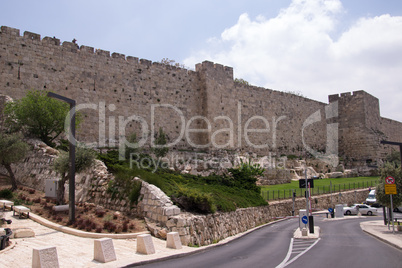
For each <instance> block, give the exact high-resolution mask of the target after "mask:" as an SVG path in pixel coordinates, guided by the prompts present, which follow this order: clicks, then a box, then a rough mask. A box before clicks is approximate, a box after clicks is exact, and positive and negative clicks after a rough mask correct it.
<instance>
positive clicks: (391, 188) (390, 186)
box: [384, 184, 397, 194]
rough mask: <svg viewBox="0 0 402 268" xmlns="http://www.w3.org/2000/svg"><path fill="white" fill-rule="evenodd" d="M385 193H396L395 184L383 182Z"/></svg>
mask: <svg viewBox="0 0 402 268" xmlns="http://www.w3.org/2000/svg"><path fill="white" fill-rule="evenodd" d="M384 188H385V194H397V193H396V184H385V185H384Z"/></svg>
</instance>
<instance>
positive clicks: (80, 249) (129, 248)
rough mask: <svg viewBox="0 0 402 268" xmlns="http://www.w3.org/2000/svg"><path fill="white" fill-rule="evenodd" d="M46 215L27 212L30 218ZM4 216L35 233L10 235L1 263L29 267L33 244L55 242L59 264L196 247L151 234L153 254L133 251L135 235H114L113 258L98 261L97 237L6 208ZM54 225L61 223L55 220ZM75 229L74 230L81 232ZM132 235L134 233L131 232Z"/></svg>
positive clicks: (139, 258) (135, 258)
mask: <svg viewBox="0 0 402 268" xmlns="http://www.w3.org/2000/svg"><path fill="white" fill-rule="evenodd" d="M31 215H32V218H39V219H42V220H44V221H46V220H45V219H43V218H41V217H39V216H37V215H35V214H33V213H30V218H31ZM4 217H5V218H6V219H11V220H12V221H13V222H12V223H11V224H6V225H3V228H11V229H16V228H30V229H32V230H33V231H34V233H35V237H27V238H12V239H10V241H12V245H11V246H9V247H7V248H6V249H4V250H2V251H0V267H13V268H14V267H32V252H33V249H34V248H41V247H49V246H55V247H56V249H57V257H58V261H59V266H60V267H122V266H126V265H129V264H132V263H135V262H143V261H148V260H153V259H156V258H165V257H169V256H172V255H176V254H183V253H190V252H193V251H196V250H198V248H195V247H186V246H183V248H182V249H180V250H177V249H170V248H166V241H165V240H161V239H157V238H154V237H152V241H153V243H154V246H155V251H156V253H155V254H152V255H144V254H139V253H136V251H137V241H136V239H135V238H128V239H113V245H114V249H115V253H116V258H117V260H116V261H112V262H108V263H100V262H97V261H94V260H93V258H94V240H95V239H96V238H84V237H80V236H76V235H71V234H66V233H63V232H61V231H57V230H55V229H53V228H49V227H46V226H44V225H41V224H39V223H37V222H35V221H33V220H32V219H19V218H18V216H13V213H12V212H5V213H4ZM54 227H55V228H56V227H60V226H58V225H57V224H54ZM82 233H85V232H82V231H79V230H77V234H79V235H82ZM132 236H133V237H135V236H136V235H135V234H134V235H132Z"/></svg>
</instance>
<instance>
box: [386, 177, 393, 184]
mask: <svg viewBox="0 0 402 268" xmlns="http://www.w3.org/2000/svg"><path fill="white" fill-rule="evenodd" d="M385 183H386V184H394V183H395V179H394V177H391V176H388V177H386V178H385Z"/></svg>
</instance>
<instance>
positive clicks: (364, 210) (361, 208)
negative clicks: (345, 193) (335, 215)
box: [343, 204, 377, 216]
mask: <svg viewBox="0 0 402 268" xmlns="http://www.w3.org/2000/svg"><path fill="white" fill-rule="evenodd" d="M358 212H360V213H361V214H367V215H368V216H371V215H374V214H377V209H376V208H373V207H370V206H368V205H364V204H354V205H353V206H350V207H344V208H343V213H344V214H345V215H352V214H354V215H357V213H358Z"/></svg>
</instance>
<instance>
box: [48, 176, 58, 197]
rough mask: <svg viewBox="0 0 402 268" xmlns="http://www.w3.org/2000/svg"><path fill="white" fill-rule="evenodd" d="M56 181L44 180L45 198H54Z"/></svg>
mask: <svg viewBox="0 0 402 268" xmlns="http://www.w3.org/2000/svg"><path fill="white" fill-rule="evenodd" d="M58 181H59V180H55V179H50V180H49V179H48V180H45V197H51V198H56V196H57V182H58Z"/></svg>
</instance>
